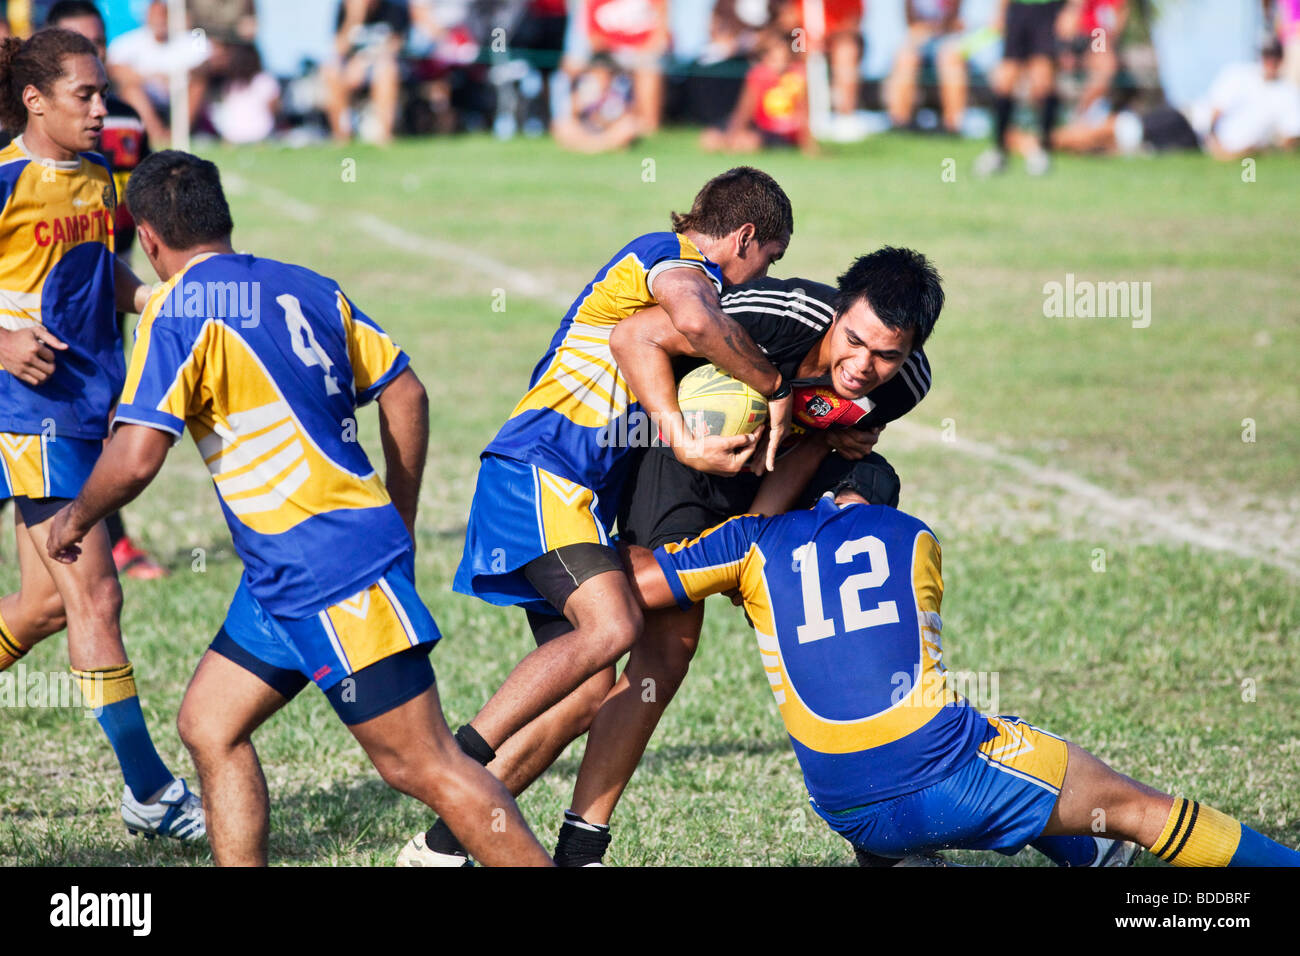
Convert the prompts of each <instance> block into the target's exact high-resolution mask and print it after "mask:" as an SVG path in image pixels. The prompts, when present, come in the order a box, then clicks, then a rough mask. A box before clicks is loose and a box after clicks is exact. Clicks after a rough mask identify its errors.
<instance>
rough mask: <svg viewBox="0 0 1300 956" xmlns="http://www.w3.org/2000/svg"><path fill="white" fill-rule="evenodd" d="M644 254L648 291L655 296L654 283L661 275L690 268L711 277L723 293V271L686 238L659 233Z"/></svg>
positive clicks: (673, 234)
mask: <svg viewBox="0 0 1300 956" xmlns="http://www.w3.org/2000/svg"><path fill="white" fill-rule="evenodd" d="M653 238H654V241H653V242H651V243H649V244H648V245H647V246H646V248H645V250H644V252H643V259H642V262H643V263H644V266H645V269H646V277H645V281H646V291H647V292H649V293H650V294H651V295H652V296H653V295H654V283H655V279H657V278H658V277H659V276H660V275H661V274H663V273H664V272H666V271H667V270H669V269H680V268H682V267H690V268H695V269H699V270H700V271H701V272H703V273H704V274H705V275H707V276H708V277H709V280H710V281H711V282H712V283H713V285H714V287H715V288H717V290H718V294H719V295H721V293H722V270H721V269H720V268H718V266H717V265H715V264H714V263H713V262H711V261H709V259H708V258H706V257H705V255H704V253H702V252H700V250H699V248H698V247H697V246H696V245H695V243H693V242H691V240H689V239H687V238H686V237H685V236H681V235H677V234H676V233H671V232H670V233H658V234H655V235H654V237H653Z"/></svg>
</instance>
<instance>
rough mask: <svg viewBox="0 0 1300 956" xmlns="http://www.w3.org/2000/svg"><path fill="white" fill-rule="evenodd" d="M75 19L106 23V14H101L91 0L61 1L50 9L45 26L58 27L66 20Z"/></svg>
mask: <svg viewBox="0 0 1300 956" xmlns="http://www.w3.org/2000/svg"><path fill="white" fill-rule="evenodd" d="M75 17H95V18H96V19H97V20H99V22H100V23H103V22H104V14H102V13H100V11H99V7H97V6H95V5H94V4H93V3H91V2H90V0H59V2H58V3H56V4H55V5H54V6H52V7H50V12H49V14H47V15H46V17H45V25H46V26H50V27H57V26H58V25H59V24H60V23H62V22H63V21H64V20H72V19H74V18H75Z"/></svg>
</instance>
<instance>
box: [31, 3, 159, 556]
mask: <svg viewBox="0 0 1300 956" xmlns="http://www.w3.org/2000/svg"><path fill="white" fill-rule="evenodd" d="M46 26H50V27H58V28H59V29H63V30H71V31H72V32H73V33H79V34H81V35H82V36H83V37H85V38H86V39H87V40H89V41H90V42H91V43H93V44H94V46H95V51H96V53H97V54H98V55H99V59H100V62H103V61H104V58H105V55H106V52H107V40H106V39H105V31H104V18H103V16H102V15H101V14H100V12H99V8H98V7H96V6H95V4H94V3H92V2H91V0H59V2H58V3H56V4H55V5H54V6H53V7H51V8H50V16H49V20H48V21H46ZM104 107H105V109H107V110H108V115H107V116H105V117H104V128H103V129H102V130H101V131H100V134H99V148H98V150H97V152H98V153H99V154H100V155H101V156H103V157H104V158H105V159H106V160H108V166H109V169H110V170H111V171H112V173H113V186H114V188H115V189H116V190H117V194H118V195H119V196H123V195H125V194H126V182H127V180H128V179H129V178H130V176H131V170H133V169H135V168H136V166H138V165H140V160H142V159H144V158H145V157H146V156H148V155H149V134H148V133H147V132H146V131H145V128H144V123H143V121H141V119H140V114H139V113H137V112H136V111H135V110H133V109H132V108H131V107H130V106H129V105H127V103H126V102H125V101H124V100H122V99H121V98H119V97H117V96H114V95H113V94H112V93H109V94H108V95H107V96H105V98H104ZM113 232H114V234H115V235H114V254H115V255H116V256H117V258H118V259H119V260H121V261H122V262H123V263H124V264H126V265H128V266H129V265H130V262H131V246H132V244H133V243H134V242H135V220H134V219H132V218H131V213H130V210H128V209H127V208H126V203H121V202H120V203H118V204H117V207H116V208H115V209H114V213H113ZM126 324H127V313H126V312H118V313H117V326H118V330H119V331H120V332H121V334H122V338H123V340H125V339H126ZM104 524H105V525H107V527H108V538H109V541H110V542H111V543H112V545H113V564H115V565H116V566H117V570H118V571H119V572H120V573H122V574H125V575H127V577H132V578H137V579H139V580H144V581H149V580H153V579H155V578H163V577H166V576H167V569H166V568H164V567H162V566H161V565H159V564H158V562H157V561H155V560H154V559H153V558H151V557H150V556H149V554H148V553H147V552H145V551H143V550H141V549H140V548H138V547H137V546H136V544H135V542H133V541H132V540H131V538H130V537H129V536H128V535H127V533H126V526H125V525H124V524H123V522H122V515H121V514H120V513H119V512H116V511H115V512H113V513H112V514H110V515H109V516H108V517H107V518H105V519H104Z"/></svg>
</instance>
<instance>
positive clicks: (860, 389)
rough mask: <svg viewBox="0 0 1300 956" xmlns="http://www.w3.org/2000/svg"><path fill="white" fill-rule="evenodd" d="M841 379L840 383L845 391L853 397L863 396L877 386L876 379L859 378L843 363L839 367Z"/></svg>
mask: <svg viewBox="0 0 1300 956" xmlns="http://www.w3.org/2000/svg"><path fill="white" fill-rule="evenodd" d="M837 372H838V374H839V379H840V385H841V386H842V387H843V389H844V392H845V393H846V395H848V396H849V397H851V398H861V397H862V396H863V395H865V394H867V392H869V391H871V390H872V389H873V388H874V387H875V381H874V380H873V379H871V378H859V377H857V376H854V375H852V374H851V373H850V372H849V370H848V369H847V368H845V367H844V366H843V365H840V367H839V368H838V369H837Z"/></svg>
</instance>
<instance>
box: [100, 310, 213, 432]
mask: <svg viewBox="0 0 1300 956" xmlns="http://www.w3.org/2000/svg"><path fill="white" fill-rule="evenodd" d="M170 291H171V289H170V287H169V286H168V287H164V291H162V292H161V293H155V295H154V297H153V298H152V299H151V300H150V302H149V305H148V306H146V308H145V314H144V315H143V316H142V317H141V319H140V325H139V327H138V328H137V329H136V340H135V348H133V349H132V350H131V365H130V367H129V368H128V369H127V372H126V386H125V387H124V388H123V389H122V399H121V401H120V402H119V403H118V406H117V414H116V415H115V416H114V419H113V423H114V425H115V426H116V425H121V424H127V425H147V426H149V427H150V428H157V429H159V430H161V431H165V432H170V433H171V434H172V435H174V436H175V437H176V440H177V441H179V440H180V437H181V435H182V434H183V433H184V431H185V419H186V418H187V417H188V416H189V414H190V412H191V411H192V410H194V408H195V406H196V404H197V402H198V399H199V395H200V389H201V386H202V379H203V373H204V369H205V367H206V362H205V359H206V357H207V356H206V353H207V351H208V350H209V349H210V348H212V347H213V343H214V342H215V340H216V337H217V335H218V334H219V329H220V323H218V322H215V321H212V320H209V321H207V322H204V323H203V324H202V325H201V326H200V327H199V328H198V329H197V330H196V331H195V332H193V333H188V332H187V331H186V330H184V329H183V328H180V327H178V323H177V322H175V321H174V320H168V319H164V320H161V321H160V320H159V318H158V310H159V308H160V307H161V306H162V303H163V301H164V300H165V298H166V296H167V295H168V294H169V293H170Z"/></svg>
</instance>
